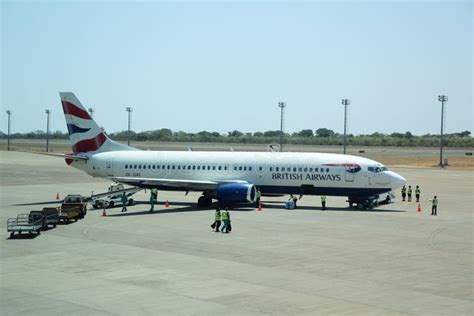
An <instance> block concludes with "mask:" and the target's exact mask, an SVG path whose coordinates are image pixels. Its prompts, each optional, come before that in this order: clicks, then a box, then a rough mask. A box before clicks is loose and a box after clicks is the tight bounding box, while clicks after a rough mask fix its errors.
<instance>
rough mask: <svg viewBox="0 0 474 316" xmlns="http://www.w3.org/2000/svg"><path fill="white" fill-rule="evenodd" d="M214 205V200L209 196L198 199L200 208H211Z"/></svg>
mask: <svg viewBox="0 0 474 316" xmlns="http://www.w3.org/2000/svg"><path fill="white" fill-rule="evenodd" d="M211 205H212V198H211V197H210V196H208V195H202V196H200V197H199V199H198V206H199V207H209V206H211Z"/></svg>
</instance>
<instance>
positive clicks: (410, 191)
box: [408, 185, 413, 202]
mask: <svg viewBox="0 0 474 316" xmlns="http://www.w3.org/2000/svg"><path fill="white" fill-rule="evenodd" d="M412 192H413V189H412V188H411V185H409V186H408V202H411V193H412Z"/></svg>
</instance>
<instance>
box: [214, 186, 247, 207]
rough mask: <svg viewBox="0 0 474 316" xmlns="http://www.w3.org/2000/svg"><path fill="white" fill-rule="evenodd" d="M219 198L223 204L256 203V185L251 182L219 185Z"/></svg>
mask: <svg viewBox="0 0 474 316" xmlns="http://www.w3.org/2000/svg"><path fill="white" fill-rule="evenodd" d="M216 193H217V196H216V198H217V200H219V202H220V203H223V204H243V203H254V202H255V198H256V189H255V185H253V184H250V183H225V184H221V185H220V186H218V187H217V191H216Z"/></svg>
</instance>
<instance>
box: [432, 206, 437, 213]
mask: <svg viewBox="0 0 474 316" xmlns="http://www.w3.org/2000/svg"><path fill="white" fill-rule="evenodd" d="M437 212H438V207H437V206H432V207H431V215H438V213H437Z"/></svg>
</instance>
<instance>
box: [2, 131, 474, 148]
mask: <svg viewBox="0 0 474 316" xmlns="http://www.w3.org/2000/svg"><path fill="white" fill-rule="evenodd" d="M107 135H108V136H109V137H110V138H112V139H115V140H119V141H125V140H127V139H128V131H120V132H115V133H110V134H107ZM0 138H1V139H6V138H7V134H5V133H3V132H0ZM10 138H12V139H20V138H21V139H44V138H46V132H45V131H40V130H38V131H34V132H29V133H13V134H10ZM68 138H69V135H68V134H67V133H63V132H61V131H55V132H52V133H50V139H68ZM280 138H281V132H280V131H279V130H274V131H266V132H254V133H245V132H241V131H237V130H234V131H231V132H228V133H227V134H220V133H218V132H208V131H201V132H198V133H187V132H183V131H178V132H174V131H172V130H170V129H168V128H162V129H157V130H152V131H143V132H138V133H137V132H133V131H131V132H130V140H132V141H164V142H203V143H253V144H265V143H278V142H279V141H280ZM439 141H440V135H439V134H438V135H436V134H425V135H413V134H412V133H411V132H405V133H399V132H395V133H391V134H384V133H378V132H375V133H372V134H360V135H353V134H348V135H347V144H348V145H359V146H420V147H437V146H439ZM283 142H284V143H286V144H299V145H343V143H344V135H343V134H339V133H335V132H334V131H333V130H330V129H327V128H319V129H317V130H314V131H313V130H312V129H304V130H301V131H299V132H295V133H292V134H289V133H284V135H283ZM443 145H444V146H448V147H474V138H472V137H471V132H470V131H462V132H459V133H450V134H444V135H443Z"/></svg>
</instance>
